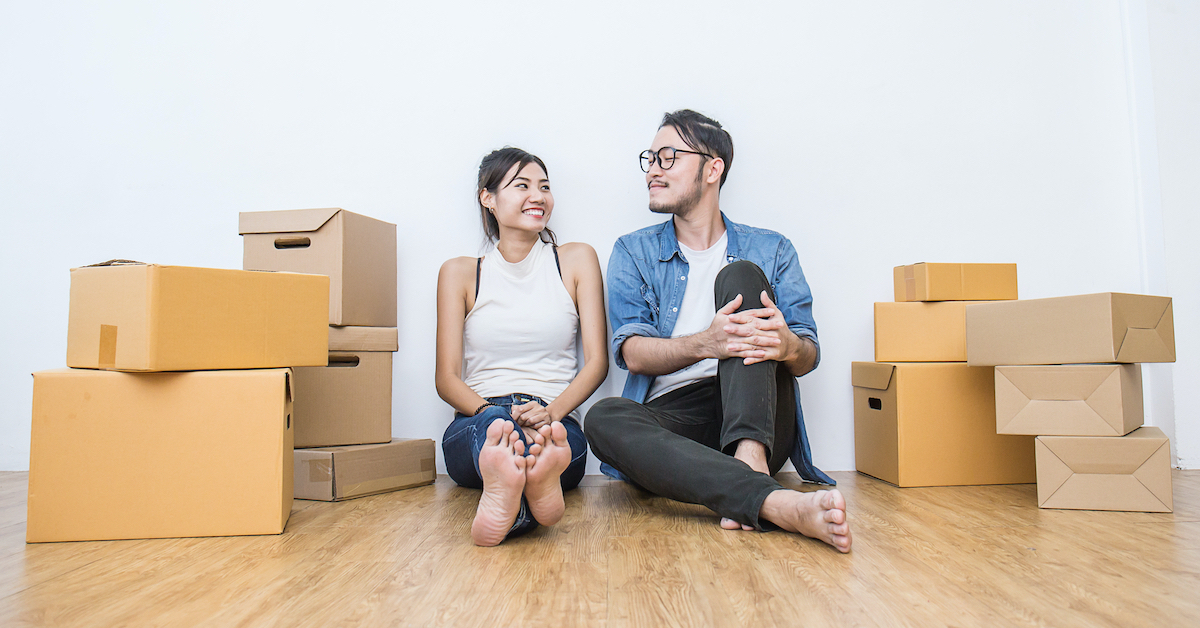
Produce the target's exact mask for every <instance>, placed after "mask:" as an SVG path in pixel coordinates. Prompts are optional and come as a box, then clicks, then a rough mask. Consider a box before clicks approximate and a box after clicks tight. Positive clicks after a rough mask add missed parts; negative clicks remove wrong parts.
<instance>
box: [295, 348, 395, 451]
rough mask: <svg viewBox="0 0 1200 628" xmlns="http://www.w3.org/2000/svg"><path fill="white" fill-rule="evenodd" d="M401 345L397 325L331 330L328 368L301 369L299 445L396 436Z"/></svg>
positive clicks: (378, 440) (374, 440)
mask: <svg viewBox="0 0 1200 628" xmlns="http://www.w3.org/2000/svg"><path fill="white" fill-rule="evenodd" d="M335 330H336V331H335ZM347 330H350V331H347ZM396 345H397V334H396V328H395V327H357V328H341V329H338V328H331V329H330V351H329V354H328V356H329V359H328V362H327V363H326V366H321V367H315V368H314V367H306V368H298V369H296V413H295V414H296V447H298V448H300V447H334V446H340V445H362V444H366V443H386V442H388V441H390V440H391V439H392V353H391V352H392V351H394V349H393V347H395V346H396ZM334 346H337V347H338V348H339V349H338V350H333V347H334ZM364 347H368V348H369V347H381V348H383V350H365V349H364Z"/></svg>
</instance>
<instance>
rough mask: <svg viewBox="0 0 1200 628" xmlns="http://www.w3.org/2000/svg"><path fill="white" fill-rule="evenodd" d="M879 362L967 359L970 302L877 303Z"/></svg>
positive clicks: (877, 360) (954, 360)
mask: <svg viewBox="0 0 1200 628" xmlns="http://www.w3.org/2000/svg"><path fill="white" fill-rule="evenodd" d="M875 361H876V362H966V361H967V302H966V301H941V302H934V303H891V302H886V301H885V302H880V303H876V304H875Z"/></svg>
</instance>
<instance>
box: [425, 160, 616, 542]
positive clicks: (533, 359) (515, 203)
mask: <svg viewBox="0 0 1200 628" xmlns="http://www.w3.org/2000/svg"><path fill="white" fill-rule="evenodd" d="M477 193H478V194H477V199H478V201H479V212H480V216H481V217H482V219H483V230H484V233H485V234H486V235H487V238H488V241H489V242H491V243H494V244H495V246H494V247H491V248H489V249H488V250H487V251H486V253H485V254H484V256H483V257H482V258H475V257H459V258H455V259H452V260H449V261H447V262H446V263H445V264H443V265H442V270H441V272H440V273H439V274H438V297H437V372H436V378H435V379H436V382H437V391H438V395H440V396H441V398H442V399H444V400H445V401H446V403H448V404H450V405H451V406H454V409H455V410H457V411H458V412H457V413H456V414H455V415H454V421H453V422H452V423H451V424H450V427H449V428H447V429H446V433H445V435H443V436H442V452H443V453H444V454H445V458H446V471H447V472H448V473H449V474H450V477H451V478H452V479H453V480H454V481H455V482H457V483H458V484H459V485H460V486H466V487H470V488H482V489H483V494H482V495H481V496H480V498H479V507H478V509H477V510H476V512H475V521H474V523H473V524H472V525H471V538H472V539H473V540H474V541H475V543H476V544H478V545H489V546H490V545H497V544H499V543H500V542H501V541H503V540H504V539H505V538H508V537H511V536H515V535H518V534H522V533H524V532H527V531H529V530H531V529H533V528H535V527H537V525H538V524H539V523H540V524H542V525H554V524H555V523H558V521H559V520H560V519H561V518H562V515H563V508H564V506H563V491H564V490H569V489H572V488H574V487H575V486H576V485H578V484H579V481H580V480H581V479H582V478H583V471H584V465H585V463H586V462H587V441H586V439H585V438H584V436H583V429H582V428H581V427H580V425H579V419H578V413H577V412H576V408H577V407H578V406H579V404H581V403H583V401H584V400H585V399H587V398H588V397H589V396H591V394H592V393H593V392H595V391H596V388H597V387H599V386H600V382H602V381H604V377H605V375H607V374H608V347H607V344H606V343H607V339H606V335H605V334H606V331H607V322H606V321H605V317H604V284H603V279H602V278H601V275H600V262H599V260H598V259H597V258H596V251H595V250H594V249H592V247H590V246H588V245H587V244H583V243H579V242H573V243H570V244H564V245H562V246H557V245H556V242H555V239H554V233H553V232H551V231H550V229H548V228H547V227H546V224H547V223H548V222H549V221H550V215H551V213H552V212H553V211H554V197H553V196H552V195H551V194H550V181H549V178H548V175H547V174H546V165H545V164H544V163H542V160H541V159H538V158H537V157H535V156H534V155H531V154H529V153H527V152H525V151H523V150H520V149H516V148H502V149H500V150H497V151H493V152H492V153H491V154H489V155H488V156H487V157H484V158H483V162H482V163H480V164H479V185H478V190H477ZM577 338H579V339H580V340H581V341H582V343H581V344H582V347H583V366H582V368H579V366H578V360H577V356H576V350H575V346H576V339H577Z"/></svg>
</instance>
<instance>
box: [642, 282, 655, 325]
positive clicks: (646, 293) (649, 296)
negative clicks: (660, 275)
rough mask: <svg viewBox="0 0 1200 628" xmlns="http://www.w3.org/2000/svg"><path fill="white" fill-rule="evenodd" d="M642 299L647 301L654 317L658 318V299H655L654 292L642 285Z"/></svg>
mask: <svg viewBox="0 0 1200 628" xmlns="http://www.w3.org/2000/svg"><path fill="white" fill-rule="evenodd" d="M642 298H643V299H645V300H646V304H647V305H649V306H650V311H651V312H654V315H655V316H656V317H657V316H658V299H657V298H655V296H654V291H653V290H651V289H650V286H648V285H646V284H642Z"/></svg>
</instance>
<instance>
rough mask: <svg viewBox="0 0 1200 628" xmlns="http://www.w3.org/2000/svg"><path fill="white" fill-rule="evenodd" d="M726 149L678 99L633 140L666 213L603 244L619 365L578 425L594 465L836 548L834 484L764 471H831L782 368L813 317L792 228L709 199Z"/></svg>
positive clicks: (842, 537) (803, 366) (842, 536)
mask: <svg viewBox="0 0 1200 628" xmlns="http://www.w3.org/2000/svg"><path fill="white" fill-rule="evenodd" d="M732 162H733V140H732V139H731V138H730V136H729V133H728V132H726V131H725V130H724V129H722V128H721V125H720V123H718V122H717V121H715V120H712V119H710V118H708V117H705V116H703V115H701V114H699V113H696V112H694V111H691V110H687V109H684V110H681V111H676V112H674V113H668V114H666V116H664V117H663V121H662V125H661V126H660V127H659V129H658V134H657V135H655V136H654V142H653V144H651V147H650V150H647V151H645V152H643V153H642V154H641V163H642V170H643V171H645V172H646V184H647V187H648V188H649V191H650V211H652V212H656V213H661V214H670V215H671V219H670V220H668V221H667V222H664V223H662V224H659V225H655V226H653V227H647V228H645V229H642V230H640V231H635V232H633V233H631V234H628V235H625V236H622V237H621V238H620V239H619V240H617V243H616V245H615V246H614V247H613V253H612V257H611V258H609V263H608V298H609V312H610V320H611V321H612V326H613V330H614V332H613V341H612V342H613V352H614V354H615V357H616V361H617V365H618V366H620V367H622V368H626V369H628V370H629V377H628V379H627V380H626V382H625V390H624V393H623V397H619V398H609V399H604V400H602V401H600V402H599V403H597V404H596V405H595V406H593V407H592V409H591V410H590V411H589V412H588V414H587V420H586V421H585V422H584V431H585V432H586V434H587V439H588V441H589V442H590V443H591V445H592V451H593V453H595V454H596V456H597V457H598V458H599V459H600V460H601V461H602V462H603V463H605V464H604V465H602V469H603V470H604V472H605V473H608V474H609V475H613V476H614V477H619V478H621V479H627V480H630V481H633V482H635V483H637V484H638V485H640V486H642V487H643V488H645V489H647V490H649V491H651V492H654V493H656V494H658V495H662V496H665V497H670V498H672V499H677V500H679V501H684V502H690V503H696V504H703V505H705V506H708V507H709V508H711V509H712V510H714V511H716V512H717V513H718V514H720V515H721V516H722V517H724V518H723V519H722V521H721V526H722V527H723V528H726V529H729V530H752V529H758V530H761V529H763V527H764V526H769V525H770V524H774V525H775V526H778V527H780V528H783V529H784V530H787V531H789V532H798V533H801V534H804V535H806V536H810V537H813V538H816V539H820V540H822V541H824V542H826V543H828V544H830V545H832V546H834V547H835V548H837V549H838V550H840V551H842V552H848V551H850V544H851V537H850V527H849V524H848V523H847V521H846V500H845V498H844V497H843V496H842V494H841V493H840V492H839V491H837V490H830V491H816V492H797V491H792V490H788V489H785V488H783V486H781V485H780V484H779V483H778V482H777V481H775V479H774V478H773V477H772V476H773V475H774V474H775V473H776V472H778V471H779V469H780V468H781V467H782V466H783V464H784V462H785V461H786V460H787V459H788V458H789V457H790V458H791V459H792V461H793V463H794V464H795V466H796V469H797V470H798V471H799V473H800V476H801V477H803V478H804V479H805V480H808V481H812V482H820V483H824V484H833V481H832V480H830V479H829V477H828V476H826V475H825V474H824V473H822V472H821V471H820V470H818V469H817V468H815V467H813V466H812V460H811V455H810V453H809V449H808V438H807V436H806V435H805V432H804V419H803V413H802V411H801V408H800V400H799V388H798V386H797V385H796V379H795V378H796V377H799V376H801V375H804V374H805V373H807V372H809V371H811V370H812V369H814V368H815V367H816V365H817V361H818V359H819V349H818V345H817V330H816V324H815V323H814V322H813V318H812V296H811V293H810V292H809V288H808V283H807V282H806V281H805V280H804V274H803V272H802V271H801V270H800V264H799V262H798V260H797V257H796V250H795V248H793V247H792V243H791V242H789V241H788V240H787V238H784V237H783V236H781V235H780V234H778V233H775V232H773V231H767V230H765V229H756V228H753V227H747V226H745V225H740V224H737V223H733V222H730V221H729V220H728V219H726V218H725V215H724V214H723V213H722V212H721V210H720V207H719V200H720V192H721V186H722V185H724V183H725V177H726V175H728V173H729V167H730V165H731V164H732ZM768 522H769V523H768Z"/></svg>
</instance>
